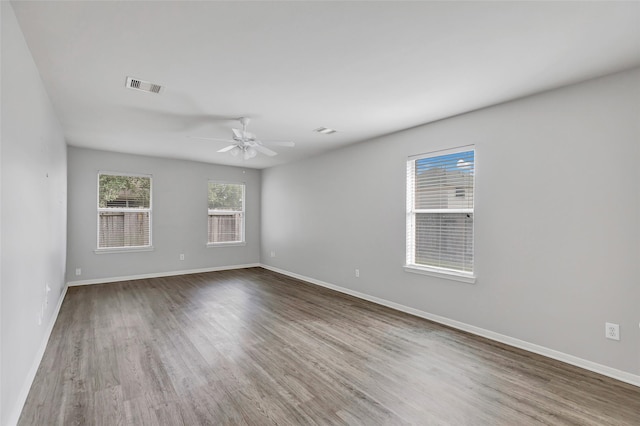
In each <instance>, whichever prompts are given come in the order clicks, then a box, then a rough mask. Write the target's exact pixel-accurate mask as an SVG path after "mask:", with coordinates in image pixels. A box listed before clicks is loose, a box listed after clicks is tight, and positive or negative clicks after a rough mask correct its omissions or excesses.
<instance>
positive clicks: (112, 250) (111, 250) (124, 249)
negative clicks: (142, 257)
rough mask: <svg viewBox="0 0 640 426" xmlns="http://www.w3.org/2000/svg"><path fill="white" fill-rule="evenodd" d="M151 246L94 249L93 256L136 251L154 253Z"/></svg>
mask: <svg viewBox="0 0 640 426" xmlns="http://www.w3.org/2000/svg"><path fill="white" fill-rule="evenodd" d="M154 250H155V249H154V248H153V246H148V247H113V248H100V249H95V250H94V251H93V252H94V253H95V254H107V253H132V252H138V251H154Z"/></svg>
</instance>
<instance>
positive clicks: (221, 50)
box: [3, 1, 640, 168]
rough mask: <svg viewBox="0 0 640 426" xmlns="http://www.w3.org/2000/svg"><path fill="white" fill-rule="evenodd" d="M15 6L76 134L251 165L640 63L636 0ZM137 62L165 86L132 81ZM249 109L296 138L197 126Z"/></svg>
mask: <svg viewBox="0 0 640 426" xmlns="http://www.w3.org/2000/svg"><path fill="white" fill-rule="evenodd" d="M13 7H14V10H15V12H16V15H17V17H18V20H19V22H20V25H21V27H22V30H23V32H24V35H25V38H26V40H27V42H28V44H29V47H30V49H31V52H32V54H33V57H34V59H35V62H36V64H37V66H38V68H39V70H40V73H41V75H42V78H43V80H44V82H45V85H46V88H47V91H48V93H49V96H50V97H51V100H52V102H53V105H54V108H55V109H56V111H57V114H58V116H59V118H60V120H61V122H62V125H63V128H64V131H65V134H66V137H67V141H68V143H69V144H70V145H74V146H82V147H88V148H96V149H104V150H113V151H120V152H129V153H137V154H147V155H156V156H162V157H170V158H182V159H192V160H198V161H206V162H211V163H219V164H231V165H242V166H244V167H255V168H264V167H270V166H273V165H277V164H284V163H286V162H290V161H295V160H298V159H301V158H304V157H308V156H311V155H315V154H318V153H320V152H322V151H325V150H329V149H334V148H337V147H339V146H343V145H346V144H350V143H355V142H359V141H363V140H366V139H370V138H372V137H375V136H379V135H382V134H387V133H391V132H395V131H398V130H402V129H405V128H409V127H413V126H416V125H419V124H423V123H427V122H430V121H434V120H437V119H441V118H444V117H448V116H452V115H456V114H460V113H463V112H467V111H471V110H474V109H477V108H481V107H484V106H488V105H492V104H496V103H499V102H503V101H506V100H510V99H514V98H518V97H522V96H526V95H528V94H532V93H535V92H539V91H542V90H547V89H550V88H554V87H558V86H562V85H565V84H570V83H573V82H577V81H581V80H585V79H588V78H592V77H596V76H600V75H604V74H607V73H611V72H615V71H618V70H623V69H627V68H631V67H634V66H638V65H640V3H638V2H624V3H621V2H531V3H529V2H511V3H510V2H398V1H394V2H304V1H300V2H264V1H263V2H164V1H155V2H91V1H80V2H67V1H45V2H32V1H17V2H16V1H14V2H13ZM127 76H133V77H136V78H139V79H142V80H147V81H151V82H154V83H158V84H161V85H162V86H163V87H164V89H163V91H162V93H161V94H157V95H156V94H150V93H143V92H139V91H135V90H131V89H126V88H125V87H124V83H125V80H126V77H127ZM3 107H4V106H3ZM240 116H248V117H251V118H252V122H251V125H250V130H251V131H252V132H254V133H256V134H257V135H258V137H259V138H264V139H283V140H293V141H295V142H296V144H297V146H296V147H295V148H278V149H277V151H278V152H279V153H280V154H279V155H278V156H276V157H272V158H267V157H265V156H263V155H259V156H258V157H256V158H254V159H251V160H247V161H244V160H242V159H238V158H234V157H231V156H230V155H228V154H218V153H216V150H218V149H220V148H222V147H223V146H225V145H226V144H225V143H224V142H213V141H203V140H197V139H192V138H189V137H188V136H190V135H193V136H208V137H219V138H227V137H229V136H230V135H231V131H230V129H231V127H233V126H235V127H237V125H236V124H237V123H235V122H233V121H230V120H226V119H225V118H233V117H240ZM320 126H327V127H331V128H335V129H338V133H335V134H333V135H320V134H317V133H313V129H315V128H317V127H320Z"/></svg>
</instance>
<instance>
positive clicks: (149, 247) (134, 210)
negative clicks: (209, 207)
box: [94, 170, 154, 254]
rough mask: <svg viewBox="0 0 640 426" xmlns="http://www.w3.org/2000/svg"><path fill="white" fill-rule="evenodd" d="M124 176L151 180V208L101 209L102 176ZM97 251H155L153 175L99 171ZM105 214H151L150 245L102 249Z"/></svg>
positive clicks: (97, 186) (97, 252) (99, 252)
mask: <svg viewBox="0 0 640 426" xmlns="http://www.w3.org/2000/svg"><path fill="white" fill-rule="evenodd" d="M101 175H109V176H124V177H142V178H149V208H148V209H144V208H126V207H124V208H117V207H108V208H107V207H100V176H101ZM96 207H97V212H96V249H95V250H94V253H96V254H104V253H123V252H127V253H128V252H137V251H153V250H154V247H153V175H151V174H146V173H125V172H111V171H104V170H99V171H98V174H97V179H96ZM103 212H126V213H149V244H148V245H144V246H123V247H100V213H103Z"/></svg>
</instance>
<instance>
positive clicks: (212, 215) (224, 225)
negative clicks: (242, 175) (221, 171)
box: [208, 182, 244, 245]
mask: <svg viewBox="0 0 640 426" xmlns="http://www.w3.org/2000/svg"><path fill="white" fill-rule="evenodd" d="M208 228H209V229H208V234H209V238H208V244H209V245H222V244H234V243H235V244H238V243H244V184H242V183H222V182H209V225H208Z"/></svg>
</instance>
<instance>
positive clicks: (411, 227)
mask: <svg viewBox="0 0 640 426" xmlns="http://www.w3.org/2000/svg"><path fill="white" fill-rule="evenodd" d="M474 182H475V151H474V149H473V147H469V146H467V147H463V148H459V149H455V150H448V151H439V152H436V153H431V154H425V155H421V156H415V157H411V158H409V160H408V161H407V266H413V267H418V268H425V269H432V270H435V271H437V272H444V273H447V272H450V273H455V274H462V275H469V276H472V275H473V214H474Z"/></svg>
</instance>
